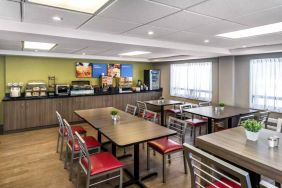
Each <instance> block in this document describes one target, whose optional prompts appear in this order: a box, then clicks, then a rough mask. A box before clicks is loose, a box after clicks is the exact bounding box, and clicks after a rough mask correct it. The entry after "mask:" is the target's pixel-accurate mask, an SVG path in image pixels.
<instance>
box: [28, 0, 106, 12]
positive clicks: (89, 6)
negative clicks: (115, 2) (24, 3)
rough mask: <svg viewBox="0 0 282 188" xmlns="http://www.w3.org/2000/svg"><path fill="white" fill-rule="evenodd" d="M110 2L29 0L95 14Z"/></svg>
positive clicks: (92, 0)
mask: <svg viewBox="0 0 282 188" xmlns="http://www.w3.org/2000/svg"><path fill="white" fill-rule="evenodd" d="M109 1H110V0H28V2H32V3H37V4H42V5H47V6H52V7H58V8H63V9H69V10H74V11H78V12H85V13H90V14H94V13H95V12H96V11H97V10H99V9H100V8H101V7H102V6H104V5H105V4H106V3H108V2H109Z"/></svg>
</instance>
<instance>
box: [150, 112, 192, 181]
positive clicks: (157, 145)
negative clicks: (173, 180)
mask: <svg viewBox="0 0 282 188" xmlns="http://www.w3.org/2000/svg"><path fill="white" fill-rule="evenodd" d="M186 127H187V122H185V121H183V120H180V119H177V118H174V117H171V116H170V117H169V119H168V128H169V129H172V130H174V131H176V132H177V135H176V136H175V137H176V141H174V140H172V139H170V138H172V137H170V138H168V137H165V138H161V139H157V140H153V141H149V142H148V144H147V146H148V147H147V169H148V170H150V149H153V150H154V151H156V152H158V153H160V154H161V155H162V156H163V183H165V182H166V162H167V157H168V161H169V163H171V154H174V153H177V152H184V151H183V146H182V145H183V143H184V140H185V131H186ZM179 157H183V162H184V171H185V174H187V164H186V162H185V157H184V154H183V155H181V156H177V157H175V158H179Z"/></svg>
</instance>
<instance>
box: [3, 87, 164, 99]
mask: <svg viewBox="0 0 282 188" xmlns="http://www.w3.org/2000/svg"><path fill="white" fill-rule="evenodd" d="M161 91H162V89H158V90H150V91H140V92H131V93H95V94H93V95H77V96H70V95H68V96H58V95H55V96H45V97H24V96H22V97H17V98H12V97H9V96H6V97H4V98H3V100H2V101H3V102H6V101H21V100H40V99H56V98H70V97H89V96H101V95H122V94H137V93H149V92H161Z"/></svg>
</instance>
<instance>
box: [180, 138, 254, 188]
mask: <svg viewBox="0 0 282 188" xmlns="http://www.w3.org/2000/svg"><path fill="white" fill-rule="evenodd" d="M184 153H185V158H186V159H187V162H188V165H189V169H190V174H191V183H192V185H191V187H207V186H208V185H212V186H213V187H218V186H216V185H215V184H214V181H218V182H220V183H221V184H222V185H224V186H226V187H227V188H232V187H231V186H229V185H227V184H226V183H225V182H223V181H222V179H221V178H225V179H227V180H229V181H230V182H233V183H235V184H237V185H239V186H241V187H242V188H251V187H252V186H251V181H250V176H249V173H248V172H246V171H244V170H242V169H240V168H238V167H236V166H233V165H231V164H229V163H227V162H225V161H223V160H221V159H219V158H216V157H215V156H212V155H210V154H208V153H206V152H204V151H202V150H200V149H198V148H196V147H194V146H191V145H189V144H187V143H185V144H184ZM227 174H230V176H232V177H230V176H229V175H227ZM220 177H221V178H220ZM235 178H236V179H235ZM202 183H205V184H207V185H203V184H202Z"/></svg>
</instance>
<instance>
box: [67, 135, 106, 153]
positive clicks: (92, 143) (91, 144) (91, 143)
mask: <svg viewBox="0 0 282 188" xmlns="http://www.w3.org/2000/svg"><path fill="white" fill-rule="evenodd" d="M83 140H84V141H85V144H86V147H87V149H91V148H96V147H99V146H101V144H100V143H99V142H98V141H97V140H96V139H95V138H94V137H93V136H86V137H83ZM69 144H70V145H71V146H72V142H71V141H70V142H69ZM79 150H80V147H79V143H78V140H75V141H74V151H79Z"/></svg>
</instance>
